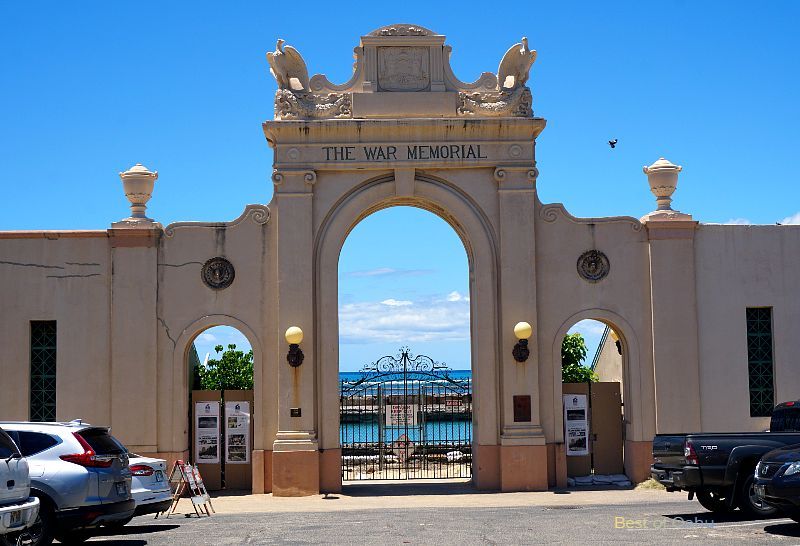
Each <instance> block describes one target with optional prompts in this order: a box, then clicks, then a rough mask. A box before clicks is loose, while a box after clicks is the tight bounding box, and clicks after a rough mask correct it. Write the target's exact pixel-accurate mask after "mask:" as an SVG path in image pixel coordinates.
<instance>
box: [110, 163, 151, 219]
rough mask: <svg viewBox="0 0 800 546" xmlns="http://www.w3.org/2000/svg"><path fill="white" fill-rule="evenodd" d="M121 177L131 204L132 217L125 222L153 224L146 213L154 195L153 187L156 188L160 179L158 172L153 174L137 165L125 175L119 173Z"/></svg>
mask: <svg viewBox="0 0 800 546" xmlns="http://www.w3.org/2000/svg"><path fill="white" fill-rule="evenodd" d="M119 177H120V178H121V179H122V188H123V190H124V191H125V197H127V198H128V201H130V202H131V217H130V218H126V219H125V221H126V222H152V220H151V219H150V218H148V217H147V216H145V214H144V211H145V210H146V209H147V202H148V201H150V196H151V195H152V194H153V186H155V183H156V179H157V178H158V171H156V172H151V171H150V170H149V169H148V168H147V167H145V166H144V165H142V164H141V163H137V164H136V165H134V166H133V167H131V168H130V169H128V170H127V171H125V172H124V173H119Z"/></svg>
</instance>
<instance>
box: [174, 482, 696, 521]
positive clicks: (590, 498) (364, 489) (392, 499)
mask: <svg viewBox="0 0 800 546" xmlns="http://www.w3.org/2000/svg"><path fill="white" fill-rule="evenodd" d="M685 500H686V495H685V494H681V493H667V492H665V491H652V490H641V491H637V490H631V489H625V490H604V491H585V490H583V491H576V490H570V491H560V492H553V491H546V492H535V493H497V492H483V491H477V490H475V489H474V488H473V487H472V486H471V485H470V484H469V482H465V481H463V480H449V481H444V482H443V481H436V482H409V483H399V484H398V483H396V482H395V483H387V482H371V483H359V484H351V485H345V486H344V491H343V492H342V493H337V494H331V495H328V496H327V498H325V497H324V496H323V495H315V496H311V497H273V496H272V495H252V494H235V493H225V494H215V495H214V498H213V499H212V502H213V504H214V509H215V510H216V512H217V513H218V514H242V513H263V512H330V511H340V510H374V509H381V510H385V509H399V508H443V507H459V508H468V507H496V508H502V507H525V506H538V507H549V506H552V507H572V506H594V505H622V504H642V503H645V504H649V503H661V502H669V501H672V502H675V501H685ZM695 504H696V502H695ZM177 511H178V512H180V513H183V514H187V513H194V511H193V509H192V507H191V503H190V501H189V500H188V499H181V501H180V504H179V505H178V510H177ZM173 517H175V516H173Z"/></svg>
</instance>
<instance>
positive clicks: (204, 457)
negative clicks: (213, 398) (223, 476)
mask: <svg viewBox="0 0 800 546" xmlns="http://www.w3.org/2000/svg"><path fill="white" fill-rule="evenodd" d="M194 413H195V423H194V438H195V445H194V453H195V461H196V462H197V463H199V464H214V463H218V462H219V457H220V454H219V402H196V403H195V412H194Z"/></svg>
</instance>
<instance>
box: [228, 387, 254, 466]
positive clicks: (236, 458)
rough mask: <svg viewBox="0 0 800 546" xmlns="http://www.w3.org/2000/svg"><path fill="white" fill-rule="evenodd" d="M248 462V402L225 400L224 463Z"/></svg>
mask: <svg viewBox="0 0 800 546" xmlns="http://www.w3.org/2000/svg"><path fill="white" fill-rule="evenodd" d="M249 462H250V402H247V401H235V402H227V401H226V402H225V463H226V464H248V463H249Z"/></svg>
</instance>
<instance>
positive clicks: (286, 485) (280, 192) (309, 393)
mask: <svg viewBox="0 0 800 546" xmlns="http://www.w3.org/2000/svg"><path fill="white" fill-rule="evenodd" d="M272 180H273V182H274V184H275V200H276V203H277V206H276V207H275V210H276V214H275V217H274V219H275V222H276V227H277V230H278V237H277V241H278V248H277V253H278V259H277V267H278V308H277V310H276V312H277V315H278V331H279V334H280V335H281V338H280V339H279V340H276V344H275V346H276V347H278V353H277V354H274V355H272V358H275V359H276V361H277V362H278V363H279V364H278V379H279V388H278V431H279V432H278V433H277V435H276V438H275V442H274V444H273V453H272V478H273V486H272V492H273V494H274V495H276V496H300V495H312V494H315V493H317V492H319V453H318V445H317V432H316V422H315V418H316V407H315V406H316V404H315V401H316V398H315V369H316V366H317V364H318V363H317V362H316V355H315V352H314V346H315V345H314V343H315V341H314V340H315V332H314V300H313V297H314V282H313V280H314V275H313V265H314V264H313V199H312V197H313V190H314V183H315V182H316V173H315V172H314V171H312V170H307V169H296V170H276V171H275V172H274V173H273V175H272ZM290 326H297V327H299V328H300V329H301V330H302V331H303V341H302V342H301V344H300V349H301V350H302V351H303V354H304V359H303V362H302V364H300V365H299V366H297V367H293V366H290V365H289V363H288V362H287V359H286V356H287V352H288V350H289V345H288V343H287V342H286V340H285V339H284V338H283V332H284V331H285V330H286V329H287V328H289V327H290Z"/></svg>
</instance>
